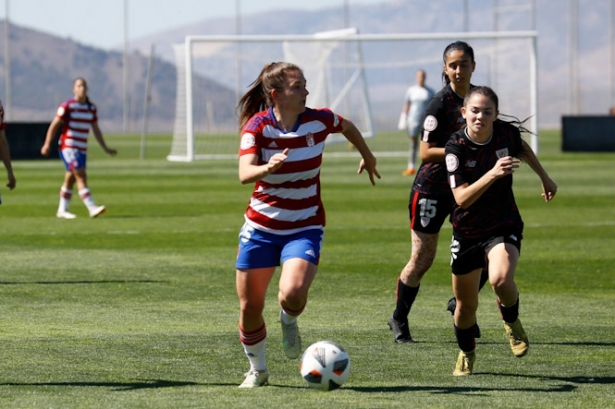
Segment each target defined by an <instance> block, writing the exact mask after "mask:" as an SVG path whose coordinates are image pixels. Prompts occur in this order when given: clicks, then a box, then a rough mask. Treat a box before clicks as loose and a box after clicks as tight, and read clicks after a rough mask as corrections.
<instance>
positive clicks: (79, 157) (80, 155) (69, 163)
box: [59, 148, 87, 170]
mask: <svg viewBox="0 0 615 409" xmlns="http://www.w3.org/2000/svg"><path fill="white" fill-rule="evenodd" d="M59 153H60V159H62V162H63V163H64V167H65V168H66V170H77V169H85V162H86V158H87V155H86V153H85V152H83V151H80V150H79V149H75V148H64V149H60V152H59Z"/></svg>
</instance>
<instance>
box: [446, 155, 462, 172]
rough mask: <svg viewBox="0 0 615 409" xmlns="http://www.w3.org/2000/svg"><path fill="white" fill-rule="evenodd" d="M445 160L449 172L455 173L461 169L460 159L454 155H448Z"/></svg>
mask: <svg viewBox="0 0 615 409" xmlns="http://www.w3.org/2000/svg"><path fill="white" fill-rule="evenodd" d="M445 160H446V170H448V171H449V172H454V171H456V170H457V168H458V167H459V159H457V156H455V155H453V154H452V153H449V154H448V155H446V158H445Z"/></svg>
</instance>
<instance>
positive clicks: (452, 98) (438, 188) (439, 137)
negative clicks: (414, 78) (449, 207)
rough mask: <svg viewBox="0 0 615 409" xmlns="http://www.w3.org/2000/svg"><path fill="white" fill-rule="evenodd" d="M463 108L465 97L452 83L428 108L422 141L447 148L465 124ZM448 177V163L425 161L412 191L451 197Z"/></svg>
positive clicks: (443, 89)
mask: <svg viewBox="0 0 615 409" xmlns="http://www.w3.org/2000/svg"><path fill="white" fill-rule="evenodd" d="M470 87H471V88H472V87H473V86H472V85H471V86H470ZM462 106H463V98H462V97H460V96H459V95H457V94H456V93H455V91H453V89H452V88H451V86H450V84H449V85H447V86H446V87H444V88H442V89H441V90H440V91H439V92H438V93H437V94H436V95H434V97H433V98H432V100H431V101H430V102H429V106H428V107H427V112H426V113H425V120H424V122H423V134H422V136H421V141H423V142H428V143H435V144H436V146H437V147H439V148H444V145H446V141H448V140H449V138H450V137H451V135H452V134H453V133H454V132H456V131H457V130H459V129H460V128H461V127H462V126H463V125H464V124H465V121H464V119H463V117H462V116H461V107H462ZM446 176H447V175H446V166H445V165H444V162H442V163H436V162H429V163H427V162H423V163H422V164H421V167H420V168H419V170H418V172H417V174H416V177H415V179H414V184H413V185H412V190H414V191H418V192H420V193H425V194H431V195H444V196H451V195H452V193H451V189H450V187H449V186H448V183H447V182H446Z"/></svg>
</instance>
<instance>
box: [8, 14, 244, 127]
mask: <svg viewBox="0 0 615 409" xmlns="http://www.w3.org/2000/svg"><path fill="white" fill-rule="evenodd" d="M5 24H6V22H5V21H0V32H4V25H5ZM10 37H11V49H10V54H11V80H12V81H11V87H12V100H11V110H10V112H9V121H13V122H20V121H23V122H38V121H47V122H50V121H51V120H52V119H53V117H54V115H55V112H56V109H57V107H58V106H59V105H60V103H61V102H62V101H65V100H67V99H69V98H72V96H73V93H72V88H73V81H74V80H75V79H76V78H78V77H83V78H85V79H86V81H87V83H88V88H89V90H88V95H89V97H90V99H91V101H92V102H93V103H94V104H96V106H97V107H98V111H99V123H100V125H101V129H102V131H103V132H111V133H114V132H122V130H123V118H124V81H123V75H124V74H123V72H124V69H123V55H122V53H121V52H117V51H105V50H101V49H97V48H94V47H89V46H85V45H82V44H79V43H77V42H75V41H73V40H71V39H62V38H58V37H54V36H51V35H48V34H44V33H41V32H38V31H35V30H31V29H27V28H23V27H20V26H16V25H14V24H11V25H10ZM0 49H1V51H0V78H2V81H0V97H1V99H2V100H3V101H5V105H6V99H5V97H4V96H5V95H6V82H5V81H4V78H5V75H6V62H5V58H4V57H5V54H4V46H3V45H2V47H0ZM148 62H149V58H148V56H147V55H144V54H142V53H141V52H139V51H136V50H135V51H133V52H131V54H130V56H129V67H130V70H129V72H130V81H129V84H130V110H129V123H128V131H132V132H140V131H141V129H142V123H143V112H144V110H145V109H144V108H145V104H144V101H145V87H146V81H147V67H148ZM152 72H153V75H152V87H151V106H150V111H149V122H148V129H149V130H150V131H152V132H169V131H170V130H172V129H173V123H174V119H175V92H176V90H175V89H176V80H177V74H176V69H175V66H174V65H173V64H171V63H169V62H166V61H164V60H162V59H160V58H157V59H155V61H154V63H153V70H152ZM196 81H197V82H198V83H201V84H200V85H201V86H202V87H205V88H206V89H207V90H208V93H211V94H212V95H215V96H216V98H217V99H219V100H220V101H228V102H227V104H230V105H232V104H234V100H235V94H234V92H231V91H229V90H228V89H227V88H226V87H222V86H220V85H219V84H217V83H216V82H214V81H208V80H206V79H202V78H198V77H197V78H196ZM233 115H234V112H230V113H229V116H233Z"/></svg>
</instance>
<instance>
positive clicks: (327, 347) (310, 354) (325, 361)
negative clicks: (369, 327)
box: [300, 341, 350, 391]
mask: <svg viewBox="0 0 615 409" xmlns="http://www.w3.org/2000/svg"><path fill="white" fill-rule="evenodd" d="M300 369H301V377H303V379H304V380H305V381H306V382H307V384H308V385H309V386H310V387H312V388H314V389H320V390H323V391H331V390H334V389H338V388H339V387H341V386H342V385H343V384H344V382H346V380H348V376H349V375H350V358H349V357H348V354H347V353H346V351H344V349H343V348H342V347H341V346H339V345H337V344H336V343H334V342H331V341H320V342H317V343H315V344H312V345H310V346H309V347H308V348H307V349H306V350H305V352H303V356H302V357H301V367H300Z"/></svg>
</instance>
